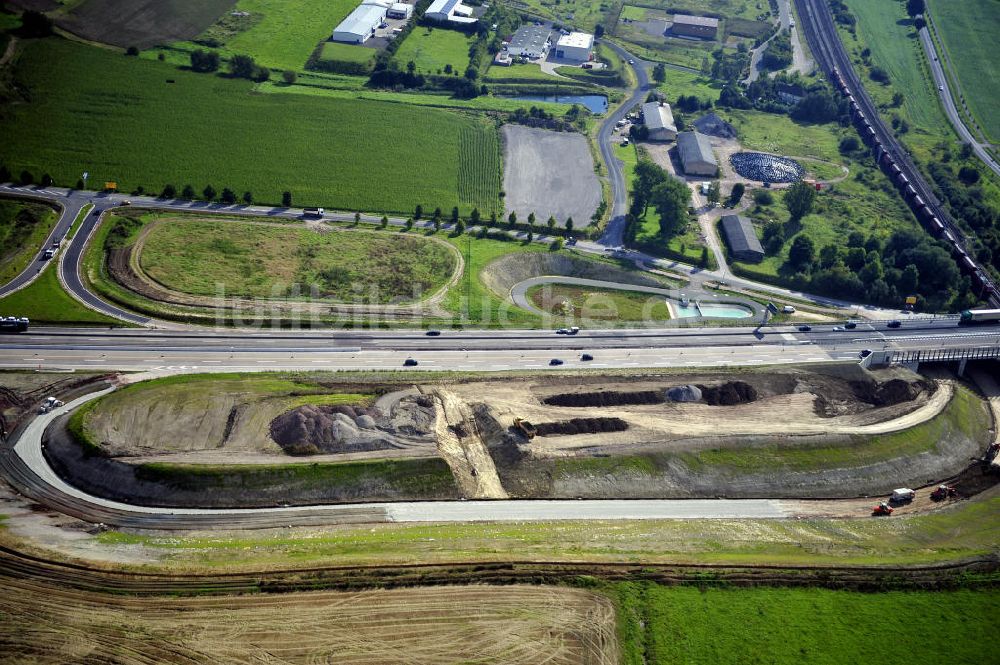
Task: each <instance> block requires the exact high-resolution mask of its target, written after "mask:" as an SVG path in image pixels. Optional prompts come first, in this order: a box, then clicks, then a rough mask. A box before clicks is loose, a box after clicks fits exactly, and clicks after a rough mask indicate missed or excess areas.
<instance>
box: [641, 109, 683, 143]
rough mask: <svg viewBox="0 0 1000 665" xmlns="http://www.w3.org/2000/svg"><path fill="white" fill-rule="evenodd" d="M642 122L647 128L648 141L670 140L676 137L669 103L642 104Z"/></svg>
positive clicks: (675, 126)
mask: <svg viewBox="0 0 1000 665" xmlns="http://www.w3.org/2000/svg"><path fill="white" fill-rule="evenodd" d="M642 122H643V124H644V125H646V127H647V128H649V140H650V141H672V140H674V139H675V138H677V125H676V124H674V114H673V113H671V112H670V104H665V103H663V102H646V103H645V104H643V105H642Z"/></svg>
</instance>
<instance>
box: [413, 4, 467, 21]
mask: <svg viewBox="0 0 1000 665" xmlns="http://www.w3.org/2000/svg"><path fill="white" fill-rule="evenodd" d="M424 18H426V19H429V20H431V21H438V22H440V23H445V22H447V21H451V22H452V23H475V22H476V20H477V19H476V18H474V17H473V16H472V7H467V6H465V5H463V4H462V0H434V2H432V3H431V4H430V7H428V8H427V11H426V12H424Z"/></svg>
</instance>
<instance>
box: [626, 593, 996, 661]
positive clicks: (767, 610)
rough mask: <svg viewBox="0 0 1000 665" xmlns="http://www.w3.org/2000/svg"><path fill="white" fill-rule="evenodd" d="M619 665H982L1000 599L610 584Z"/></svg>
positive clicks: (990, 653) (989, 656)
mask: <svg viewBox="0 0 1000 665" xmlns="http://www.w3.org/2000/svg"><path fill="white" fill-rule="evenodd" d="M612 595H613V596H614V597H616V600H617V603H618V610H619V629H620V633H621V638H622V647H623V648H622V651H623V655H624V660H623V661H622V662H623V665H639V664H648V665H668V664H671V665H672V664H673V663H685V664H687V665H702V664H704V665H726V664H728V663H732V664H733V665H746V664H747V663H768V664H769V665H785V664H788V665H801V664H803V663H810V665H840V664H842V663H950V664H954V665H959V664H962V665H981V664H982V663H986V662H991V661H992V660H993V659H994V656H995V655H996V650H995V649H994V647H993V645H992V643H991V642H990V640H989V639H984V638H985V636H986V635H990V634H992V633H993V632H994V631H995V629H996V615H997V612H998V611H1000V592H997V591H996V590H994V589H991V590H983V591H971V590H962V591H905V592H904V591H894V592H881V593H864V592H860V591H831V590H828V589H815V588H814V589H809V588H797V589H796V588H746V589H737V588H712V587H710V586H709V587H707V588H705V587H702V588H696V587H668V586H661V585H657V584H649V583H623V584H617V585H615V586H614V590H613V592H612Z"/></svg>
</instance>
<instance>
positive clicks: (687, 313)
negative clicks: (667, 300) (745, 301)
mask: <svg viewBox="0 0 1000 665" xmlns="http://www.w3.org/2000/svg"><path fill="white" fill-rule="evenodd" d="M671 304H672V303H671ZM672 306H673V309H674V312H675V313H676V315H677V318H679V319H683V318H688V317H692V316H704V317H706V318H712V319H747V318H750V317H751V316H753V312H751V311H750V310H749V309H747V308H746V307H740V306H739V305H715V304H712V303H706V304H703V305H701V312H699V311H698V308H697V307H695V306H694V303H691V304H690V305H688V306H687V307H682V306H681V305H673V304H672Z"/></svg>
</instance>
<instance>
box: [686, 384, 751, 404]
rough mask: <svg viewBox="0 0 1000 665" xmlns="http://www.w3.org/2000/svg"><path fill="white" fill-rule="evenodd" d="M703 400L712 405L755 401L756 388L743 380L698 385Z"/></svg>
mask: <svg viewBox="0 0 1000 665" xmlns="http://www.w3.org/2000/svg"><path fill="white" fill-rule="evenodd" d="M698 388H699V389H700V390H701V395H702V397H703V398H704V400H705V402H706V403H708V404H711V405H712V406H733V405H735V404H749V403H750V402H756V401H757V397H758V395H757V389H756V388H754V387H753V386H751V385H750V384H749V383H745V382H743V381H730V382H729V383H723V384H722V385H718V386H698Z"/></svg>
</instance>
